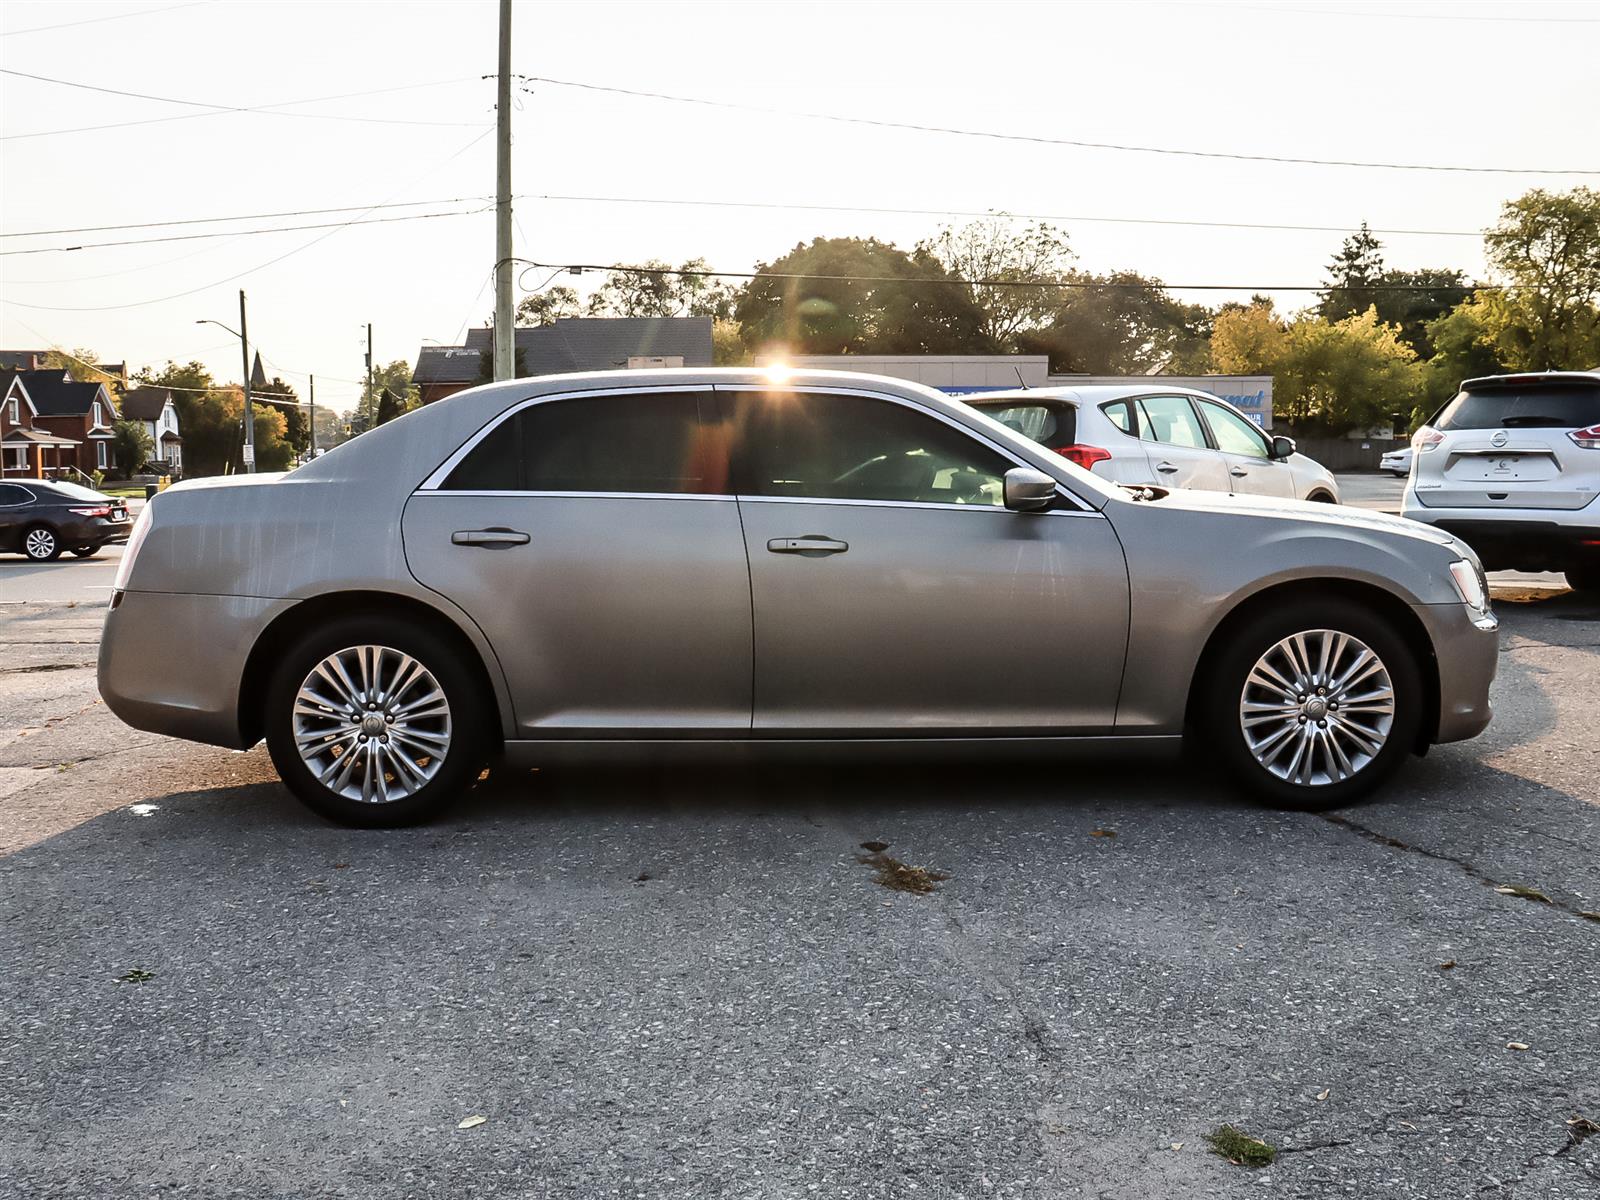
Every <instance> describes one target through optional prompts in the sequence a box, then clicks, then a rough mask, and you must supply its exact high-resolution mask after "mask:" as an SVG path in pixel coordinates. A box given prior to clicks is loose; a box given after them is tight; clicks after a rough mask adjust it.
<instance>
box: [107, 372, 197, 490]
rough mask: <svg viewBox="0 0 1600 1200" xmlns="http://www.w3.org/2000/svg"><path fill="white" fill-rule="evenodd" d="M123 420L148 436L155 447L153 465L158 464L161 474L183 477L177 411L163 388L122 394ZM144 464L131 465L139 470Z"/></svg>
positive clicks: (152, 456)
mask: <svg viewBox="0 0 1600 1200" xmlns="http://www.w3.org/2000/svg"><path fill="white" fill-rule="evenodd" d="M122 419H123V420H124V421H137V422H138V423H139V424H140V425H142V426H144V431H145V432H146V433H148V434H149V435H150V444H151V445H152V446H153V447H154V448H155V449H154V450H153V451H152V452H151V454H150V460H151V461H152V462H157V463H160V464H161V466H162V468H163V471H162V473H163V474H167V475H182V474H183V438H182V437H181V436H180V435H179V433H178V408H177V405H175V404H174V403H173V401H172V392H171V391H169V390H168V389H167V388H163V387H139V388H134V389H133V390H132V391H128V392H124V393H122ZM143 465H144V464H143V463H133V464H131V469H133V470H138V469H139V467H141V466H143Z"/></svg>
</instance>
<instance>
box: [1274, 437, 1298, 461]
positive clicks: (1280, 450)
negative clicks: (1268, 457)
mask: <svg viewBox="0 0 1600 1200" xmlns="http://www.w3.org/2000/svg"><path fill="white" fill-rule="evenodd" d="M1293 453H1294V439H1293V438H1291V437H1283V436H1282V435H1277V436H1274V437H1273V439H1272V457H1273V458H1276V459H1278V460H1279V461H1280V462H1281V461H1282V460H1284V459H1286V458H1288V457H1289V456H1290V455H1291V454H1293Z"/></svg>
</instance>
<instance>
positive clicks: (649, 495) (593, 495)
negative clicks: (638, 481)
mask: <svg viewBox="0 0 1600 1200" xmlns="http://www.w3.org/2000/svg"><path fill="white" fill-rule="evenodd" d="M411 494H412V496H413V497H416V496H476V497H479V498H480V499H481V498H483V497H490V498H500V499H516V500H527V499H530V498H535V497H537V498H539V499H544V500H549V499H566V500H577V499H583V500H723V501H732V500H733V499H734V495H733V493H732V492H546V491H537V492H535V491H527V492H515V491H508V490H500V491H496V490H493V489H483V490H473V491H468V490H466V489H465V488H461V489H456V488H433V489H428V490H424V489H422V488H418V489H417V490H416V491H415V492H412V493H411Z"/></svg>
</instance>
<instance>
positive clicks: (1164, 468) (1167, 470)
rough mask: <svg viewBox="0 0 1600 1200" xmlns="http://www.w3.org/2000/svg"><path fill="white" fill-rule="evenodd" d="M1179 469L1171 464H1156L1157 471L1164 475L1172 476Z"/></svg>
mask: <svg viewBox="0 0 1600 1200" xmlns="http://www.w3.org/2000/svg"><path fill="white" fill-rule="evenodd" d="M1177 469H1178V468H1177V467H1175V466H1173V465H1172V464H1171V463H1169V462H1164V461H1163V462H1158V463H1157V464H1156V470H1158V471H1160V472H1161V473H1162V474H1163V475H1171V474H1172V473H1173V472H1174V471H1176V470H1177Z"/></svg>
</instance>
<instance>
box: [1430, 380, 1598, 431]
mask: <svg viewBox="0 0 1600 1200" xmlns="http://www.w3.org/2000/svg"><path fill="white" fill-rule="evenodd" d="M1429 424H1430V425H1432V426H1433V427H1434V428H1435V429H1443V430H1448V429H1518V428H1522V429H1585V428H1587V427H1589V426H1590V425H1600V384H1590V383H1549V384H1543V385H1540V384H1506V385H1496V386H1490V387H1478V388H1473V389H1472V390H1471V391H1464V392H1458V393H1457V394H1456V398H1455V399H1454V400H1452V401H1450V403H1449V404H1446V405H1445V406H1444V407H1443V408H1442V409H1440V410H1439V415H1438V416H1436V417H1435V418H1434V419H1433V420H1432V421H1430V422H1429Z"/></svg>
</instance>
